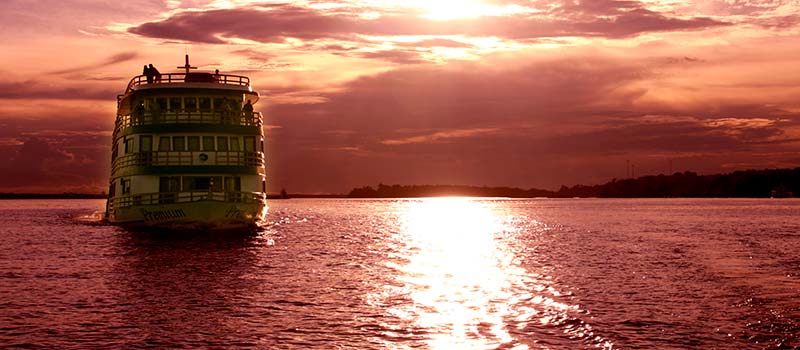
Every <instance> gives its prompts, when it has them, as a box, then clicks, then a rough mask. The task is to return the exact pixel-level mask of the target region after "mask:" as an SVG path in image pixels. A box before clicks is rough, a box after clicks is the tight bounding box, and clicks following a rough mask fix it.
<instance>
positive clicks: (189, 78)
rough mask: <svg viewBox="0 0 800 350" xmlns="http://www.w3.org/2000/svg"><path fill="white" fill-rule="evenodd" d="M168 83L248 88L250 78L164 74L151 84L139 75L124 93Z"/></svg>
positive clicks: (194, 73)
mask: <svg viewBox="0 0 800 350" xmlns="http://www.w3.org/2000/svg"><path fill="white" fill-rule="evenodd" d="M170 83H214V84H223V85H234V86H250V78H248V77H245V76H241V75H232V74H214V73H197V72H190V73H189V74H186V73H166V74H161V75H160V76H158V77H154V78H153V79H152V82H148V81H147V76H145V75H139V76H135V77H133V79H131V81H130V82H129V83H128V88H127V89H125V93H126V94H127V93H129V92H131V90H133V88H135V87H137V86H139V85H158V84H170Z"/></svg>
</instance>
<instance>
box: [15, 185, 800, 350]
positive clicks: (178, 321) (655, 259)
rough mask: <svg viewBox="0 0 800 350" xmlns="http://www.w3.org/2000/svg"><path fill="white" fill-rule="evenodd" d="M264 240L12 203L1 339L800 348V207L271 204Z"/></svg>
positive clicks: (72, 205)
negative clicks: (135, 225) (116, 222)
mask: <svg viewBox="0 0 800 350" xmlns="http://www.w3.org/2000/svg"><path fill="white" fill-rule="evenodd" d="M269 206H270V214H269V220H268V221H269V222H268V223H267V224H266V225H265V226H264V227H263V228H261V229H259V230H257V231H256V232H242V233H226V234H225V235H220V234H208V233H202V232H158V231H153V230H151V231H142V230H136V231H134V230H129V229H124V228H120V227H116V226H111V225H107V224H105V223H103V222H102V221H101V220H99V216H100V215H99V214H100V211H101V210H102V209H103V207H104V202H103V201H102V200H52V201H40V200H24V201H0V347H25V348H42V349H51V348H75V349H84V348H108V349H122V348H126V349H131V348H145V347H161V348H193V347H212V348H213V347H216V348H231V347H254V348H263V349H595V348H599V349H793V348H800V254H798V252H799V251H800V250H799V249H798V248H800V220H799V219H800V200H766V199H764V200H739V199H648V200H622V199H565V200H555V199H533V200H506V199H465V198H437V199H408V200H406V199H402V200H299V199H291V200H275V201H271V202H270V203H269Z"/></svg>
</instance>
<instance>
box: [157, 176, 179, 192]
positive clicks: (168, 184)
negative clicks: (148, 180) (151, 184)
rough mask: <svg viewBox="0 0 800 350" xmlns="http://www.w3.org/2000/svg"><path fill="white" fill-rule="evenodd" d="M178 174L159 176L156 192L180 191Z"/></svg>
mask: <svg viewBox="0 0 800 350" xmlns="http://www.w3.org/2000/svg"><path fill="white" fill-rule="evenodd" d="M180 191H181V177H180V176H161V177H159V178H158V192H162V193H163V192H180Z"/></svg>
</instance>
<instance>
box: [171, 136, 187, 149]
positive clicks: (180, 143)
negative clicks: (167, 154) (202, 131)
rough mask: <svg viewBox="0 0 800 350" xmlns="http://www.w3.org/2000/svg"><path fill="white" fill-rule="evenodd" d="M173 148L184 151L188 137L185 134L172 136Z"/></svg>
mask: <svg viewBox="0 0 800 350" xmlns="http://www.w3.org/2000/svg"><path fill="white" fill-rule="evenodd" d="M172 150H173V151H178V152H183V151H185V150H186V138H184V137H183V136H173V137H172Z"/></svg>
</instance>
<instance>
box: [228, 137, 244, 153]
mask: <svg viewBox="0 0 800 350" xmlns="http://www.w3.org/2000/svg"><path fill="white" fill-rule="evenodd" d="M241 150H242V146H241V144H240V143H239V137H238V136H231V151H237V152H238V151H241Z"/></svg>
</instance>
